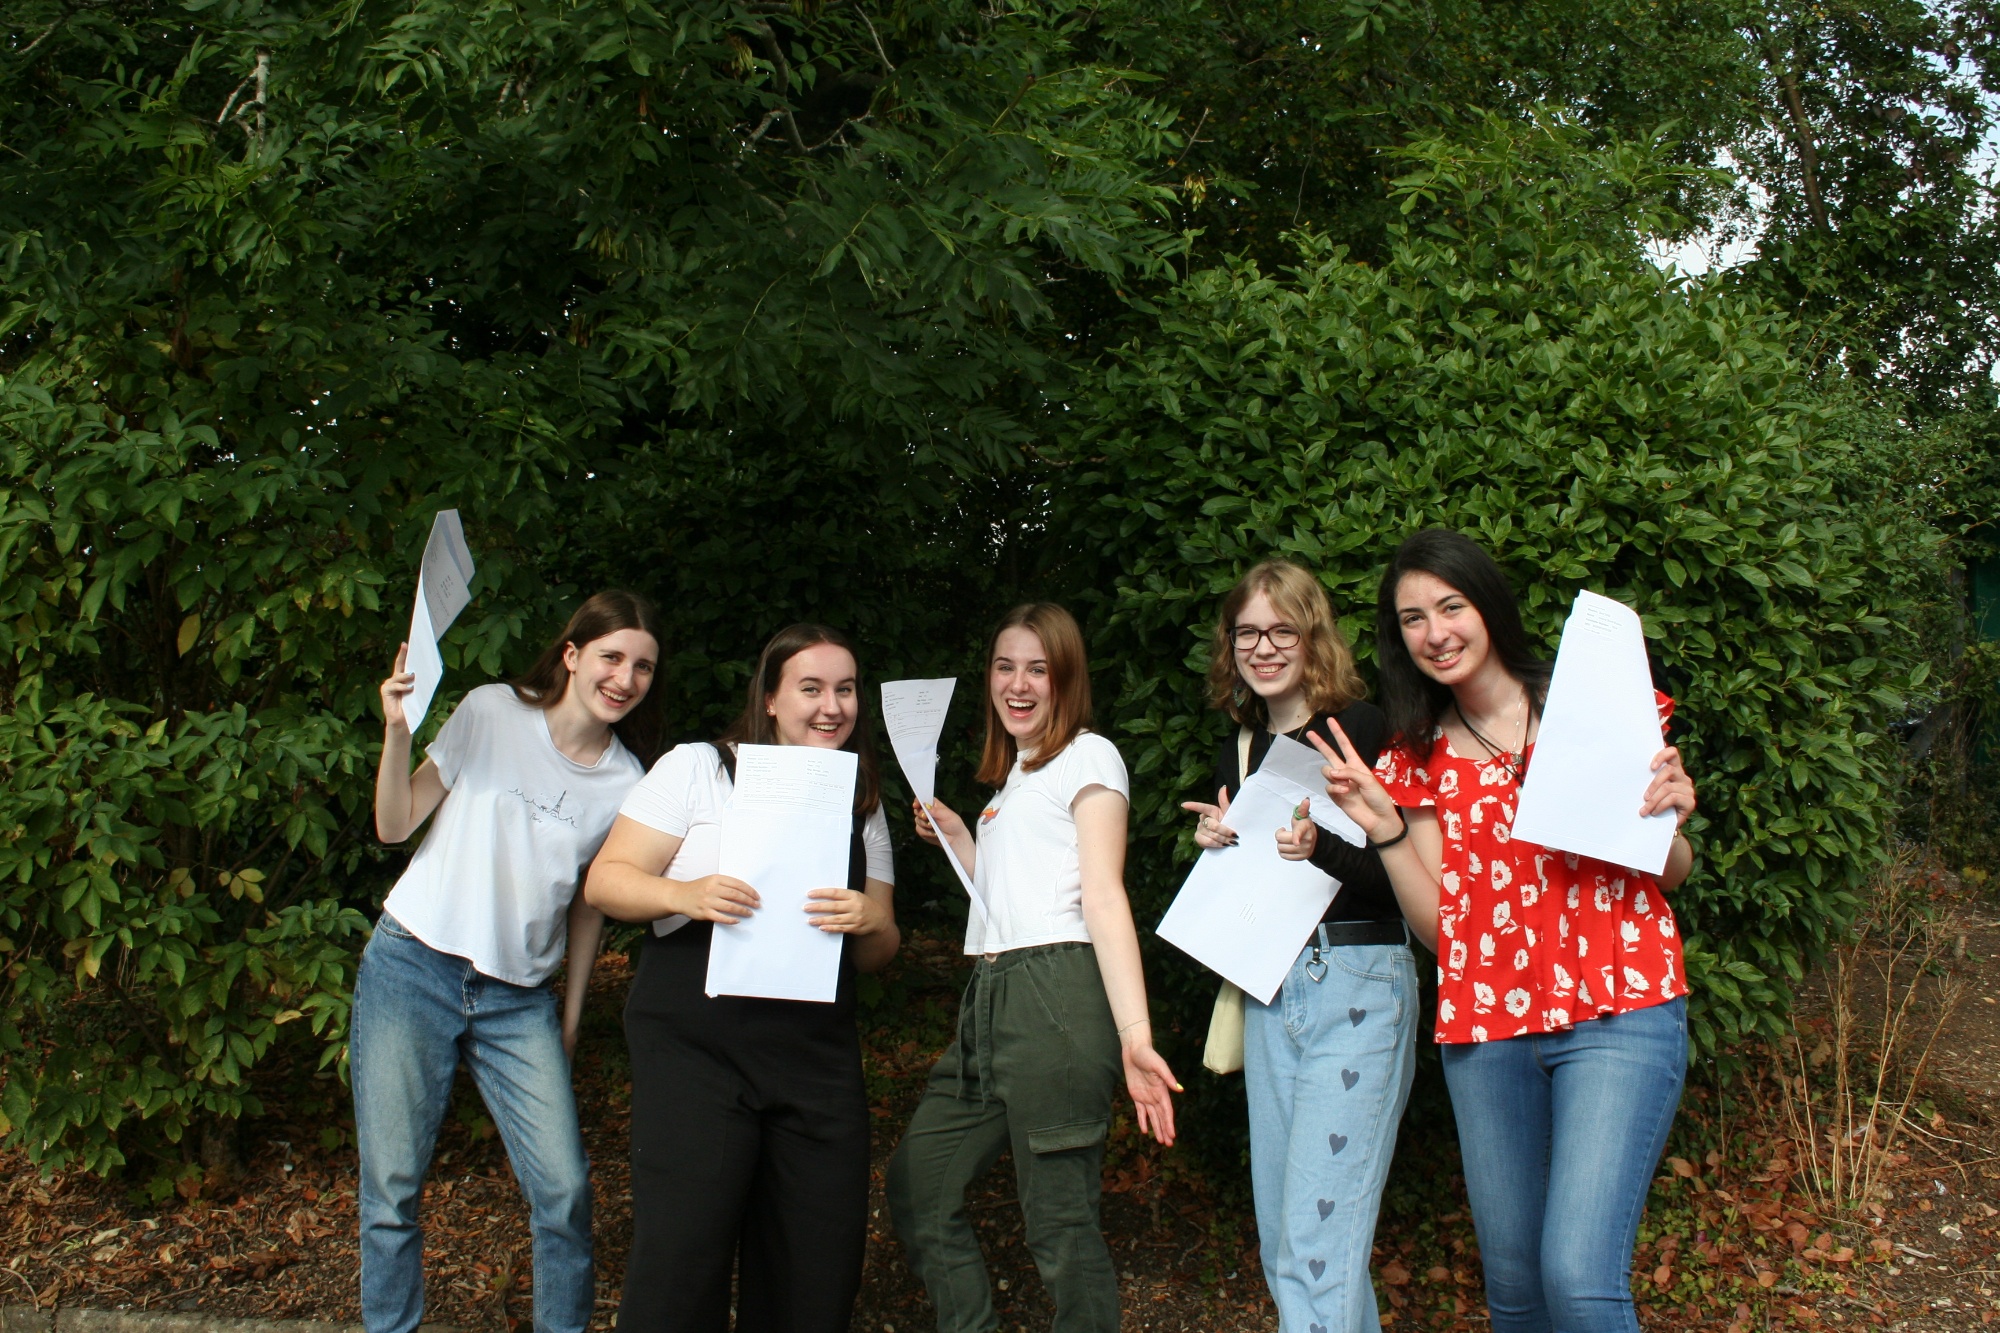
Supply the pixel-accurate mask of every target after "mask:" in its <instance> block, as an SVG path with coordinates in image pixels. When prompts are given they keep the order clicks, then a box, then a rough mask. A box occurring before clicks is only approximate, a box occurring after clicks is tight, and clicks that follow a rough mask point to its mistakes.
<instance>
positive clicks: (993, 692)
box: [888, 602, 1180, 1333]
mask: <svg viewBox="0 0 2000 1333" xmlns="http://www.w3.org/2000/svg"><path fill="white" fill-rule="evenodd" d="M1089 727H1090V671H1089V658H1088V656H1087V654H1086V653H1085V651H1084V646H1083V634H1082V632H1081V631H1080V630H1079V629H1078V628H1077V624H1076V621H1075V620H1074V619H1073V618H1072V617H1071V616H1070V614H1069V612H1067V611H1065V610H1063V608H1061V607H1059V606H1055V605H1052V604H1050V603H1048V602H1036V603H1032V604H1030V605H1027V606H1020V607H1016V608H1015V609H1014V610H1013V611H1012V612H1011V613H1009V615H1008V616H1007V617H1006V619H1004V620H1002V621H1001V622H1000V626H999V628H998V629H997V630H995V631H994V634H993V638H992V641H991V643H990V644H989V646H988V651H987V668H986V749H985V754H984V756H983V758H982V760H981V763H980V767H979V773H978V780H979V781H980V782H981V783H982V784H984V785H987V786H992V787H998V788H999V791H998V792H997V793H996V794H995V795H994V797H993V799H992V800H990V801H989V802H987V805H986V808H985V809H984V810H983V811H982V812H981V813H980V815H979V831H978V835H977V838H976V840H975V837H974V835H973V832H972V830H971V829H970V828H969V827H968V826H967V825H966V822H965V820H963V819H961V818H960V817H959V816H958V815H957V814H956V813H955V812H953V811H952V810H951V809H950V808H948V807H947V806H945V805H944V804H943V803H941V802H935V803H933V804H932V805H931V806H930V807H929V808H925V807H923V806H921V805H919V806H917V807H915V813H916V820H917V832H918V834H919V835H920V836H921V837H923V838H924V840H925V841H927V842H933V843H934V842H936V841H937V840H938V839H939V838H940V837H945V838H949V839H951V844H952V850H953V852H954V853H956V855H957V856H958V858H959V861H960V863H961V864H962V865H964V866H965V867H966V868H967V870H968V871H969V872H970V873H971V874H972V876H973V883H974V886H975V887H976V888H977V890H978V892H979V898H980V901H981V903H982V904H983V907H977V908H975V909H974V910H973V914H972V917H971V919H970V920H969V921H968V923H967V926H966V938H965V951H966V953H968V954H970V955H973V956H974V957H975V958H976V959H977V962H976V963H975V964H974V967H973V973H972V981H971V983H970V984H969V985H968V986H967V987H966V992H965V1000H964V1003H963V1005H962V1006H961V1008H960V1012H959V1020H958V1040H957V1041H955V1042H953V1043H952V1044H951V1046H950V1047H949V1048H947V1049H946V1051H945V1053H944V1055H943V1056H942V1057H941V1058H940V1059H939V1060H938V1062H937V1065H936V1067H935V1068H933V1069H932V1070H931V1077H930V1084H929V1087H928V1088H927V1089H926V1091H925V1093H924V1099H923V1101H922V1102H921V1103H920V1104H919V1105H918V1107H917V1111H916V1115H915V1116H914V1117H913V1118H912V1119H911V1121H910V1127H909V1129H908V1130H907V1131H906V1132H905V1134H904V1136H903V1142H902V1144H901V1146H899V1147H898V1148H897V1149H896V1155H895V1157H894V1159H893V1160H892V1161H891V1162H890V1164H889V1184H888V1192H889V1207H890V1211H891V1216H892V1217H893V1218H894V1220H895V1225H896V1230H897V1232H898V1234H900V1235H901V1236H902V1238H903V1243H904V1245H905V1246H907V1247H908V1250H909V1253H910V1259H911V1263H912V1265H913V1266H914V1267H915V1268H916V1270H917V1273H918V1275H919V1276H921V1277H922V1278H923V1280H924V1285H925V1286H926V1287H927V1288H928V1289H929V1291H930V1295H931V1300H932V1302H933V1304H935V1306H936V1307H937V1318H938V1328H939V1329H940V1330H941V1333H988V1331H989V1330H991V1329H992V1328H993V1327H994V1318H995V1317H994V1313H993V1299H992V1294H991V1292H990V1290H989V1287H988V1282H987V1276H986V1263H985V1260H984V1258H983V1257H982V1255H981V1254H980V1250H979V1241H978V1238H977V1237H976V1236H975V1235H974V1234H973V1231H972V1227H971V1225H970V1224H969V1223H968V1222H967V1221H966V1217H965V1191H966V1188H967V1186H969V1185H970V1184H971V1183H972V1182H973V1180H975V1179H976V1178H978V1177H979V1176H980V1175H981V1174H983V1173H984V1172H985V1171H986V1169H987V1168H988V1167H990V1166H992V1165H993V1163H994V1162H995V1161H997V1160H998V1159H999V1157H1000V1154H1001V1153H1002V1152H1003V1151H1006V1150H1008V1149H1009V1148H1011V1149H1012V1151H1013V1155H1014V1173H1015V1176H1016V1178H1017V1179H1018V1181H1019V1184H1020V1189H1019V1191H1018V1192H1019V1196H1020V1200H1021V1212H1022V1215H1023V1219H1024V1221H1025V1222H1026V1225H1027V1241H1028V1249H1029V1252H1030V1253H1032V1254H1033V1255H1034V1257H1035V1267H1036V1270H1037V1271H1038V1272H1040V1274H1041V1276H1042V1281H1043V1283H1044V1284H1045V1285H1046V1286H1047V1287H1048V1290H1049V1295H1050V1296H1051V1297H1052V1298H1053V1299H1054V1302H1055V1307H1056V1309H1055V1321H1054V1324H1053V1325H1052V1327H1053V1328H1054V1329H1055V1330H1057V1333H1115V1330H1116V1329H1117V1327H1118V1274H1117V1272H1116V1270H1115V1269H1114V1268H1113V1266H1112V1262H1111V1252H1110V1250H1109V1249H1108V1248H1107V1247H1106V1245H1105V1243H1104V1234H1103V1232H1102V1231H1101V1230H1100V1229H1099V1225H1098V1193H1099V1177H1100V1173H1101V1171H1102V1168H1103V1164H1104V1139H1105V1133H1106V1131H1107V1130H1108V1129H1109V1127H1110V1123H1111V1110H1112V1101H1113V1098H1114V1097H1115V1095H1116V1092H1117V1088H1118V1084H1119V1083H1120V1081H1121V1079H1122V1081H1123V1082H1124V1084H1125V1087H1126V1089H1127V1091H1128V1092H1129V1093H1130V1094H1131V1096H1132V1101H1133V1104H1134V1106H1135V1107H1136V1109H1137V1112H1138V1120H1139V1128H1140V1129H1141V1131H1146V1132H1151V1133H1152V1134H1153V1135H1154V1136H1155V1137H1157V1138H1158V1139H1159V1140H1160V1142H1162V1143H1172V1142H1173V1139H1174V1108H1173V1097H1172V1092H1171V1090H1174V1089H1178V1088H1179V1086H1180V1085H1179V1084H1178V1083H1176V1082H1175V1081H1174V1075H1173V1071H1172V1070H1170V1069H1169V1068H1168V1067H1167V1062H1166V1061H1165V1060H1163V1059H1161V1058H1160V1055H1159V1053H1158V1052H1157V1051H1155V1050H1154V1049H1153V1029H1152V1023H1151V1021H1150V1019H1149V1018H1148V1015H1147V1007H1146V980H1145V975H1144V973H1143V971H1142V970H1141V967H1140V962H1139V937H1138V932H1137V930H1136V929H1135V928H1134V926H1133V924H1132V908H1131V904H1130V903H1129V902H1128V901H1127V900H1126V897H1125V817H1126V807H1127V803H1128V801H1129V799H1130V790H1131V788H1130V782H1129V780H1128V778H1127V777H1126V773H1125V763H1124V760H1123V759H1121V758H1120V757H1119V754H1118V748H1117V747H1116V746H1114V745H1113V744H1112V743H1111V742H1110V740H1109V739H1107V738H1106V737H1104V736H1101V735H1098V734H1097V733H1096V732H1093V731H1091V730H1089Z"/></svg>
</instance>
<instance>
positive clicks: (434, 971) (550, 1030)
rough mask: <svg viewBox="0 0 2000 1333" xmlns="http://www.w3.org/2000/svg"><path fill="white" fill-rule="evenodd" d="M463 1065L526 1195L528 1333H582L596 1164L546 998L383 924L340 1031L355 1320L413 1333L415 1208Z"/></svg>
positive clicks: (590, 1287)
mask: <svg viewBox="0 0 2000 1333" xmlns="http://www.w3.org/2000/svg"><path fill="white" fill-rule="evenodd" d="M461 1059H463V1060H464V1061H465V1064H466V1067H467V1068H468V1069H470V1070H471V1071H472V1081H473V1083H474V1084H476V1085H477V1086H478V1088H479V1095H480V1096H481V1097H483V1098H485V1100H486V1109H487V1110H488V1111H489V1112H490V1113H491V1114H492V1116H493V1123H494V1125H495V1126H496V1127H498V1129H499V1131H500V1141H501V1142H502V1143H504V1144H505V1145H506V1147H507V1158H508V1160H509V1161H510V1162H511V1163H512V1164H513V1167H514V1178H515V1179H516V1180H518V1181H520V1182H521V1189H522V1192H523V1193H525V1194H526V1195H527V1196H528V1208H529V1215H530V1228H531V1230H532V1233H533V1235H534V1244H535V1333H583V1330H584V1328H585V1327H586V1326H587V1325H588V1324H589V1323H590V1314H591V1308H592V1305H593V1304H594V1298H595V1295H596V1291H595V1286H594V1284H593V1281H592V1277H591V1265H590V1161H589V1159H588V1158H587V1157H585V1156H584V1151H583V1134H582V1132H581V1130H580V1128H579V1127H578V1124H577V1117H576V1097H575V1094H574V1093H573V1092H572V1091H571V1089H570V1082H569V1059H568V1057H567V1056H565V1055H564V1054H563V1048H562V1020H561V1016H560V1014H559V1013H558V1011H557V1008H556V996H555V993H554V992H553V991H552V990H550V989H549V988H548V987H546V986H536V987H528V986H514V985H510V984H508V983H507V982H504V981H497V980H495V979H494V978H492V977H489V976H485V975H483V974H482V973H480V972H477V971H475V970H473V966H472V964H471V963H469V962H467V961H466V960H465V959H463V958H458V957H454V956H453V955H451V954H446V953H439V952H438V951H437V950H435V949H433V948H431V947H430V946H429V945H427V944H425V943H424V942H423V941H422V940H419V939H418V938H416V936H414V935H412V934H410V933H409V932H408V931H407V930H405V929H403V926H402V924H401V923H400V922H398V921H397V920H396V919H395V918H394V917H392V916H390V915H389V914H388V913H387V912H384V913H383V914H382V919H381V920H380V921H378V922H377V923H376V925H375V934H374V936H373V938H371V939H370V940H369V941H368V947H367V949H365V950H364V951H363V952H362V955H361V973H360V976H359V977H357V978H356V979H355V983H354V1014H353V1019H352V1022H351V1025H350V1028H349V1032H348V1067H349V1072H350V1074H351V1076H352V1080H353V1084H354V1129H355V1140H356V1144H357V1146H358V1147H359V1149H360V1155H361V1200H360V1202H361V1320H362V1323H363V1324H364V1325H365V1326H366V1328H367V1333H410V1331H411V1330H413V1329H415V1328H416V1326H417V1325H418V1323H419V1322H421V1321H422V1319H423V1313H424V1269H423V1253H424V1238H423V1232H422V1231H421V1230H420V1229H419V1227H418V1225H417V1203H418V1200H419V1199H420V1198H421V1197H422V1195H423V1188H424V1173H425V1171H426V1170H428V1169H429V1167H430V1163H431V1152H432V1150H433V1149H434V1148H435V1147H436V1146H437V1135H438V1126H439V1125H440V1124H442V1123H443V1121H444V1114H445V1111H446V1109H447V1108H448V1106H449V1104H450V1102H451V1083H452V1077H453V1075H454V1074H455V1073H456V1072H457V1069H458V1062H459V1061H460V1060H461Z"/></svg>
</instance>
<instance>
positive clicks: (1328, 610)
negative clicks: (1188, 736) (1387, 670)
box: [1208, 560, 1368, 725]
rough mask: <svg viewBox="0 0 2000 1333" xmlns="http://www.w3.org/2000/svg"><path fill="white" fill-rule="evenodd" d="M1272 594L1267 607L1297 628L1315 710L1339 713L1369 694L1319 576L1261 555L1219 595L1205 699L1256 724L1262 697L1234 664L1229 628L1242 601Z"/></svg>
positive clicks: (1261, 716) (1238, 718)
mask: <svg viewBox="0 0 2000 1333" xmlns="http://www.w3.org/2000/svg"><path fill="white" fill-rule="evenodd" d="M1260 592H1261V593H1263V594H1264V595H1265V596H1266V597H1268V598H1270V599H1271V609H1272V610H1273V611H1276V612H1277V613H1278V615H1279V616H1280V617H1282V618H1283V619H1284V620H1285V621H1286V623H1288V624H1290V625H1292V626H1293V627H1294V628H1296V629H1297V630H1298V632H1299V647H1298V651H1299V652H1300V653H1301V654H1302V659H1301V665H1302V666H1303V667H1304V668H1305V688H1306V702H1307V703H1308V704H1309V705H1311V707H1312V710H1313V712H1314V713H1338V712H1339V711H1341V710H1342V709H1343V708H1346V707H1347V706H1348V705H1349V704H1351V703H1353V702H1355V701H1356V700H1358V699H1363V698H1366V697H1367V695H1368V686H1367V683H1366V682H1364V681H1363V680H1362V679H1361V673H1360V672H1359V671H1358V670H1356V669H1355V666H1354V649H1353V647H1352V645H1350V644H1349V643H1348V642H1347V636H1346V635H1345V634H1343V633H1341V631H1340V621H1339V620H1338V619H1336V618H1335V616H1334V614H1333V602H1332V600H1331V599H1330V598H1328V597H1327V595H1326V588H1325V586H1324V585H1322V584H1321V583H1320V581H1319V580H1318V579H1316V578H1314V577H1313V576H1312V575H1311V574H1308V573H1307V572H1306V571H1305V570H1303V569H1301V568H1299V567H1298V566H1297V565H1295V564H1293V563H1292V562H1291V561H1289V560H1266V561H1264V563H1262V564H1260V565H1258V566H1256V567H1255V568H1254V569H1252V570H1251V571H1250V572H1249V573H1247V574H1245V575H1244V576H1243V577H1242V578H1241V579H1239V580H1238V581H1237V584H1236V586H1235V587H1234V588H1231V589H1230V590H1229V595H1228V596H1227V597H1225V598H1223V599H1222V614H1221V615H1219V616H1217V617H1216V621H1215V634H1214V638H1213V641H1212V643H1211V645H1210V652H1209V658H1208V702H1209V706H1210V707H1212V708H1220V709H1221V710H1222V711H1223V712H1225V713H1227V714H1229V716H1230V717H1231V718H1233V719H1235V720H1236V721H1238V722H1246V723H1251V724H1256V725H1261V724H1263V723H1265V722H1267V721H1268V720H1269V719H1268V718H1267V717H1266V715H1265V710H1264V700H1263V698H1262V697H1261V696H1259V695H1258V694H1257V693H1256V691H1254V690H1252V689H1251V688H1250V687H1249V685H1248V684H1247V683H1245V681H1244V679H1243V676H1242V673H1240V672H1239V671H1238V670H1237V669H1236V648H1235V645H1234V644H1232V643H1231V642H1230V631H1231V630H1233V629H1235V628H1236V617H1237V616H1239V615H1241V614H1242V613H1243V605H1244V603H1246V602H1248V601H1249V600H1250V599H1251V598H1252V597H1254V596H1256V595H1257V594H1258V593H1260Z"/></svg>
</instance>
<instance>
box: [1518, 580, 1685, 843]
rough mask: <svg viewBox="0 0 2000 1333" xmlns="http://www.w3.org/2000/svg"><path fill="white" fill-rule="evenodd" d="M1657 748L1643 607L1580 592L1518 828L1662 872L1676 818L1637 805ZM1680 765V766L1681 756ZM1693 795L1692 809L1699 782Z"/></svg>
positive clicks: (1643, 801) (1533, 838)
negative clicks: (1641, 616) (1641, 618)
mask: <svg viewBox="0 0 2000 1333" xmlns="http://www.w3.org/2000/svg"><path fill="white" fill-rule="evenodd" d="M1659 753H1660V713H1659V709H1658V708H1657V706H1656V705H1655V703H1654V699H1653V673H1652V668H1651V667H1650V666H1649V665H1648V664H1647V661H1646V636H1645V630H1644V628H1643V626H1641V624H1640V622H1639V615H1638V613H1637V612H1636V611H1634V610H1632V609H1631V608H1630V607H1628V606H1626V605H1624V604H1623V603H1621V602H1615V601H1613V600H1612V599H1611V598H1609V597H1600V596H1598V595H1597V594H1596V593H1594V592H1578V593H1577V595H1576V604H1575V606H1574V607H1573V608H1572V609H1571V611H1570V615H1569V620H1568V622H1567V623H1566V624H1565V625H1564V626H1563V636H1562V646H1561V647H1560V648H1558V649H1557V650H1556V665H1555V673H1554V675H1553V676H1552V677H1551V679H1550V681H1549V698H1548V703H1547V704H1546V705H1545V707H1544V708H1543V711H1542V722H1541V731H1540V734H1539V735H1538V737H1537V738H1536V741H1535V753H1534V760H1533V762H1532V763H1530V764H1529V766H1528V776H1527V778H1526V780H1525V781H1524V782H1523V784H1522V788H1521V804H1520V808H1519V809H1518V810H1517V811H1516V812H1515V816H1514V827H1513V834H1514V836H1515V837H1516V838H1520V839H1524V840H1525V841H1528V842H1537V843H1540V844H1541V845H1542V846H1544V847H1551V848H1554V849H1555V850H1557V851H1563V852H1574V853H1576V854H1577V855H1579V856H1592V857H1596V858H1597V859H1598V860H1600V861H1608V862H1610V863H1611V864H1613V865H1620V866H1630V867H1631V868H1632V869H1634V870H1643V871H1645V872H1646V873H1647V874H1651V875H1657V874H1659V873H1660V871H1661V870H1663V869H1665V867H1666V864H1667V855H1668V853H1669V852H1670V851H1671V850H1672V847H1673V840H1674V829H1675V828H1676V826H1677V821H1676V818H1675V815H1674V812H1673V810H1671V809H1667V810H1662V811H1660V812H1658V813H1655V814H1651V815H1642V814H1640V813H1639V811H1640V810H1641V809H1643V808H1645V807H1646V805H1647V804H1648V802H1647V797H1648V795H1649V793H1650V791H1651V789H1652V787H1653V784H1654V773H1653V766H1652V765H1653V759H1654V757H1655V756H1656V755H1658V754H1659ZM1673 766H1674V769H1675V770H1676V771H1678V767H1679V759H1678V755H1676V757H1675V760H1674V765H1673ZM1680 776H1681V777H1682V778H1685V776H1686V775H1685V773H1681V774H1680ZM1669 782H1670V783H1671V782H1672V778H1671V777H1670V778H1669ZM1687 803H1688V806H1689V808H1692V805H1693V787H1692V784H1690V785H1689V786H1688V788H1687Z"/></svg>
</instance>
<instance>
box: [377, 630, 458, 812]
mask: <svg viewBox="0 0 2000 1333" xmlns="http://www.w3.org/2000/svg"><path fill="white" fill-rule="evenodd" d="M409 654H410V645H409V644H407V643H406V644H404V645H403V646H402V647H400V648H398V649H397V650H396V669H395V670H394V671H392V672H390V674H389V678H388V679H387V680H385V681H383V682H382V762H381V764H380V765H379V766H378V767H377V768H376V770H375V836H376V837H378V838H380V839H381V840H382V841H383V842H386V843H389V844H391V845H394V844H396V843H399V842H402V841H403V840H404V839H406V838H408V837H409V836H410V835H411V834H412V833H415V832H416V831H417V830H418V829H419V828H421V827H422V826H423V822H424V821H425V820H426V819H429V818H430V816H431V811H433V810H435V809H437V808H438V804H439V803H440V802H441V801H443V800H444V797H445V785H444V779H443V778H442V777H441V776H439V774H438V771H437V765H436V764H433V763H432V762H431V761H430V760H428V759H426V760H424V762H423V763H422V764H420V765H419V766H418V767H417V771H416V772H415V773H411V772H410V719H409V715H408V714H407V713H405V712H404V711H403V700H404V699H405V698H407V697H408V696H409V693H410V691H411V690H412V689H413V688H414V687H415V685H416V680H417V678H416V676H415V675H414V674H413V673H411V672H408V671H405V670H404V669H403V668H404V665H405V664H406V662H407V660H408V658H409Z"/></svg>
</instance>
